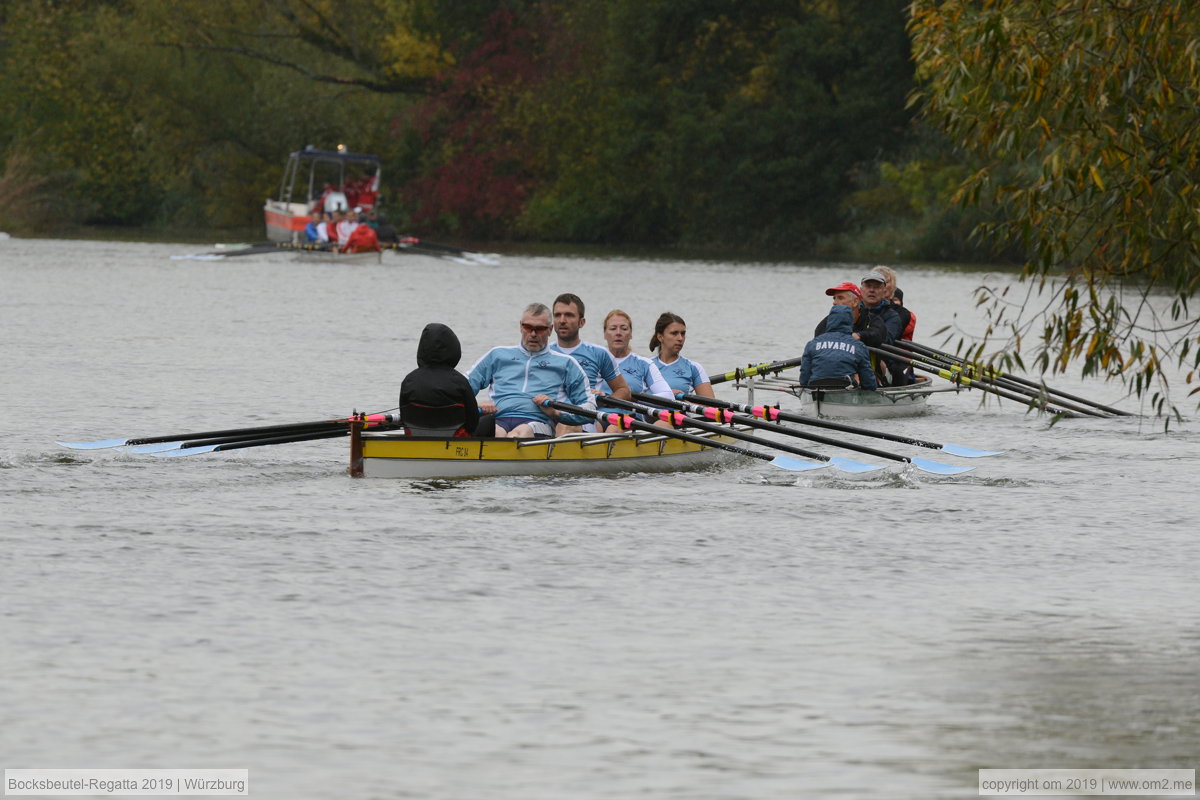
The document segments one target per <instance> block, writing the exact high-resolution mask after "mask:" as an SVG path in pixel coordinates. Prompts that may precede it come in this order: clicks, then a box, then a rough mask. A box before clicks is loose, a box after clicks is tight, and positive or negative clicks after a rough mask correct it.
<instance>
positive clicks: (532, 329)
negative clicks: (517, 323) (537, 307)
mask: <svg viewBox="0 0 1200 800" xmlns="http://www.w3.org/2000/svg"><path fill="white" fill-rule="evenodd" d="M521 330H523V331H525V332H526V333H546V332H547V331H549V330H550V326H549V325H530V324H529V323H528V322H522V323H521Z"/></svg>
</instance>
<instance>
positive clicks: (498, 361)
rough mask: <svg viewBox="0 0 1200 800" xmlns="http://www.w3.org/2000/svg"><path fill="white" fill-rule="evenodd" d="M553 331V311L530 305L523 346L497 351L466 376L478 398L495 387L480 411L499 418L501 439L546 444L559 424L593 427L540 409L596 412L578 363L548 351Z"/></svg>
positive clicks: (524, 320) (523, 327) (523, 317)
mask: <svg viewBox="0 0 1200 800" xmlns="http://www.w3.org/2000/svg"><path fill="white" fill-rule="evenodd" d="M550 328H551V323H550V309H548V308H546V306H545V305H543V304H542V303H533V304H531V305H529V306H528V307H526V309H525V312H524V313H523V314H522V315H521V322H520V333H521V340H520V341H521V343H520V344H519V345H517V346H516V347H493V348H492V349H491V350H489V351H487V352H486V353H484V355H483V357H482V358H480V359H479V360H478V361H476V362H475V365H474V366H473V367H471V371H470V373H469V374H468V375H467V380H468V381H470V383H471V388H472V389H474V390H475V391H476V392H479V391H481V390H482V389H483V388H484V387H488V386H490V387H491V390H492V402H491V403H480V409H481V410H483V411H484V412H485V413H495V415H496V436H498V437H502V438H504V437H507V438H514V439H529V438H534V439H545V438H549V437H550V436H553V435H554V424H555V423H556V422H558V421H560V420H561V421H562V422H564V423H566V424H569V425H582V424H584V423H585V422H590V421H591V420H590V418H588V417H581V416H576V415H574V414H568V413H565V412H560V411H557V410H555V409H552V408H546V407H544V406H543V405H542V404H543V403H544V402H546V401H547V400H559V401H563V402H567V403H571V404H573V405H577V406H582V407H584V408H587V409H590V410H594V409H595V408H596V403H595V401H594V400H593V399H592V392H591V385H590V384H589V383H588V379H587V374H586V373H585V372H584V370H583V367H581V366H580V365H579V362H578V361H576V360H575V359H574V358H571V357H570V356H568V355H564V354H562V353H556V352H554V351H553V350H551V349H549V348H548V347H547V346H546V345H547V343H548V342H549V341H550Z"/></svg>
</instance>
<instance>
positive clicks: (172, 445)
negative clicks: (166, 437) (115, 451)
mask: <svg viewBox="0 0 1200 800" xmlns="http://www.w3.org/2000/svg"><path fill="white" fill-rule="evenodd" d="M181 444H183V442H182V441H177V442H156V443H155V444H132V445H129V446H128V447H122V448H121V449H122V450H123V451H125V452H126V453H139V454H144V453H160V452H162V451H164V450H177V449H179V446H180V445H181Z"/></svg>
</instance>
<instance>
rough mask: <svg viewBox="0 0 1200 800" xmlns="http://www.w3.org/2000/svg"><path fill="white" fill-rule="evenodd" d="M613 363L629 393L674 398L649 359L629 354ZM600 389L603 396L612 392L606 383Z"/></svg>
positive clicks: (668, 386)
mask: <svg viewBox="0 0 1200 800" xmlns="http://www.w3.org/2000/svg"><path fill="white" fill-rule="evenodd" d="M613 361H614V362H615V363H616V365H617V369H619V370H620V371H621V374H622V375H624V376H625V382H626V383H628V384H629V391H631V392H646V393H649V394H656V395H658V396H660V397H670V398H674V397H675V394H674V392H672V391H671V387H670V385H668V384H667V382H666V381H665V380H663V376H662V373H661V372H659V371H658V367H656V366H654V362H653V361H651V360H650V359H648V358H646V357H644V356H639V355H638V354H637V353H630V354H629V355H627V356H625V357H624V358H621V359H613ZM600 389H601V391H603V393H604V394H609V393H610V392H611V391H612V390H611V389H610V388H609V386H608V382H607V381H606V382H604V383H602V384H601V385H600Z"/></svg>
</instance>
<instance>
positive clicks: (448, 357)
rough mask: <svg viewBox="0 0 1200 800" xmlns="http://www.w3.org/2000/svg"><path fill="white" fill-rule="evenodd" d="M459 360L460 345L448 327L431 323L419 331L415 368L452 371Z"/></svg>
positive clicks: (460, 355) (460, 356)
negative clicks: (445, 368)
mask: <svg viewBox="0 0 1200 800" xmlns="http://www.w3.org/2000/svg"><path fill="white" fill-rule="evenodd" d="M460 358H462V345H460V344H459V343H458V337H457V336H455V335H454V331H452V330H450V326H449V325H443V324H442V323H440V322H431V323H429V324H428V325H426V326H425V330H423V331H421V343H420V344H418V345H417V366H419V367H449V368H450V369H454V368H455V367H456V366H458V360H459V359H460Z"/></svg>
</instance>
